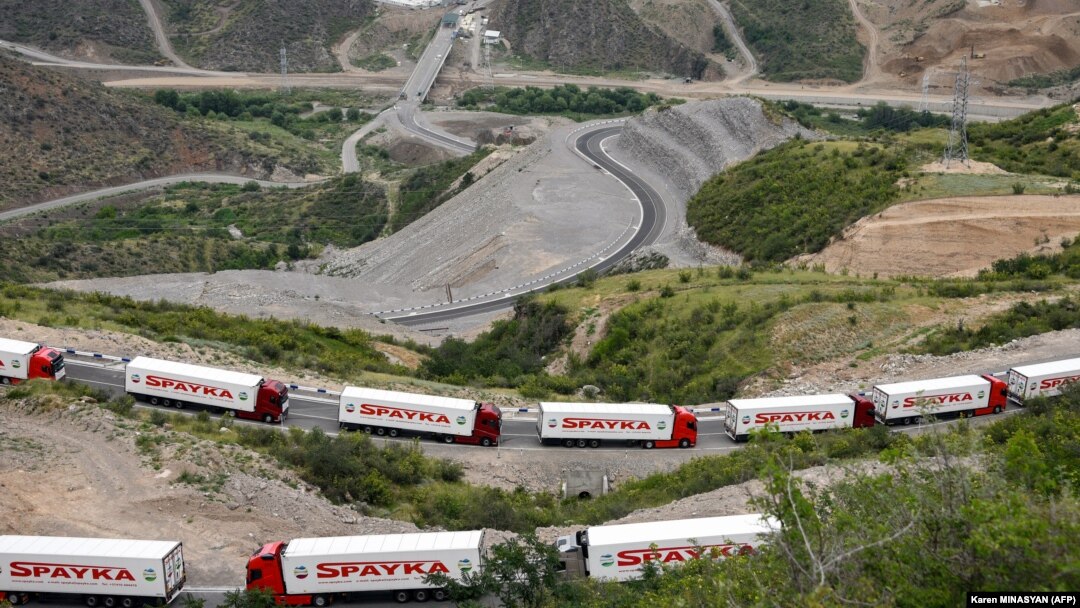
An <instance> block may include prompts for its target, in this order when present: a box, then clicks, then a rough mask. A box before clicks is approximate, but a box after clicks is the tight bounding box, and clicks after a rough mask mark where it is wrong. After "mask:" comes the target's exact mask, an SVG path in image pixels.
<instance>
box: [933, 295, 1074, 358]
mask: <svg viewBox="0 0 1080 608" xmlns="http://www.w3.org/2000/svg"><path fill="white" fill-rule="evenodd" d="M1076 327H1080V302H1077V301H1076V300H1074V299H1072V298H1070V297H1064V298H1062V299H1060V300H1056V301H1053V302H1048V301H1046V300H1040V301H1038V302H1035V303H1034V304H1029V303H1027V302H1020V303H1018V304H1015V305H1013V307H1012V308H1010V309H1009V310H1007V311H1005V312H1003V313H998V314H996V315H993V316H991V317H990V318H989V319H986V320H985V321H983V323H982V326H981V327H979V328H978V329H974V330H973V329H970V328H968V327H967V326H965V325H964V324H963V322H961V323H959V324H957V326H956V327H951V328H944V329H938V330H937V331H935V332H934V333H932V334H930V335H929V336H927V338H926V342H924V343H923V345H922V347H921V348H920V350H922V351H924V352H928V353H933V354H935V355H949V354H952V353H957V352H960V351H965V350H975V349H977V348H985V347H987V346H995V345H998V344H1005V343H1006V342H1010V341H1012V340H1015V339H1017V338H1026V337H1028V336H1034V335H1037V334H1043V333H1046V332H1049V331H1057V330H1061V329H1070V328H1076Z"/></svg>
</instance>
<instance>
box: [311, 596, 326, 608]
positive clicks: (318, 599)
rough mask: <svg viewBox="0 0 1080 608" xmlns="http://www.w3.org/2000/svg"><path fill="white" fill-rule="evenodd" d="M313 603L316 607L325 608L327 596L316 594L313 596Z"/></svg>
mask: <svg viewBox="0 0 1080 608" xmlns="http://www.w3.org/2000/svg"><path fill="white" fill-rule="evenodd" d="M311 605H312V606H315V608H323V606H326V596H325V595H316V596H315V597H313V598H311Z"/></svg>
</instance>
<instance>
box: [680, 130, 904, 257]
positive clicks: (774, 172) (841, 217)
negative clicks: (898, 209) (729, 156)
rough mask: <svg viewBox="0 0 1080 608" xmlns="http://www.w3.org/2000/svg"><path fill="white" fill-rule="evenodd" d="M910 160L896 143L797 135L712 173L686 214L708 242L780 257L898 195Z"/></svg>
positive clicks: (811, 245)
mask: <svg viewBox="0 0 1080 608" xmlns="http://www.w3.org/2000/svg"><path fill="white" fill-rule="evenodd" d="M907 166H908V159H907V154H905V151H904V150H903V149H896V148H895V147H886V146H882V145H873V144H871V145H867V144H865V143H858V144H852V143H848V142H828V143H808V142H804V141H801V140H795V141H792V142H788V143H786V144H784V145H781V146H777V147H776V148H774V149H772V150H769V151H767V152H763V153H761V154H759V155H757V156H755V157H754V158H752V159H750V160H748V161H746V162H744V163H741V164H739V165H737V166H735V167H733V168H731V169H728V170H727V171H725V172H723V173H720V174H718V175H716V176H715V177H713V178H712V179H710V180H709V181H708V182H706V183H705V185H703V186H702V188H701V190H700V191H698V193H697V194H696V195H694V197H693V198H691V199H690V202H689V203H688V204H687V214H686V215H687V221H688V222H689V223H690V225H692V226H694V228H695V229H696V230H697V233H698V236H699V237H700V238H701V239H703V240H705V241H707V242H710V243H717V244H723V246H725V247H728V248H730V249H732V250H734V251H736V252H738V253H740V254H741V255H743V256H744V257H745V258H746V259H748V260H762V261H777V262H779V261H782V260H786V259H788V258H790V257H791V256H793V255H797V254H800V253H809V252H814V251H818V250H820V249H821V248H823V247H824V246H825V245H826V244H828V242H829V239H830V238H832V237H833V236H834V235H836V234H838V233H839V232H840V231H841V230H843V229H844V228H845V227H846V226H848V225H849V224H851V223H853V222H855V221H857V220H858V219H859V218H861V217H863V216H865V215H867V214H870V213H876V212H877V211H880V210H882V209H884V208H885V207H887V206H888V205H889V204H890V203H892V202H894V201H895V200H896V199H897V198H898V197H899V195H900V188H899V187H897V186H896V182H897V180H898V179H900V178H901V177H903V176H905V175H906V171H907Z"/></svg>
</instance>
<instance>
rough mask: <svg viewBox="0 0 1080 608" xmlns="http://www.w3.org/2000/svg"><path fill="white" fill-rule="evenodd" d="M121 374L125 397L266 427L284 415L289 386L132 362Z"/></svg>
mask: <svg viewBox="0 0 1080 608" xmlns="http://www.w3.org/2000/svg"><path fill="white" fill-rule="evenodd" d="M124 375H125V379H124V389H125V390H126V391H127V393H128V394H129V395H131V396H132V397H134V398H135V399H138V400H140V401H146V402H149V403H150V404H152V405H159V404H160V405H163V406H165V407H175V408H177V409H182V408H184V407H185V406H192V405H193V406H201V407H204V408H208V409H210V410H212V411H215V412H217V413H219V414H224V413H227V412H231V413H233V414H235V415H236V417H237V418H247V419H250V420H262V421H263V422H266V423H271V422H284V421H285V419H286V418H287V417H288V415H289V387H287V386H285V385H284V384H282V383H281V382H278V381H277V380H269V379H266V378H263V377H262V376H259V375H256V374H245V373H243V372H234V371H228V370H223V369H215V368H213V367H202V366H199V365H189V364H187V363H176V362H174V361H163V360H161V359H151V358H149V357H135V358H134V359H132V360H131V362H130V363H128V364H127V371H126V372H125V374H124Z"/></svg>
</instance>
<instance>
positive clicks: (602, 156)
mask: <svg viewBox="0 0 1080 608" xmlns="http://www.w3.org/2000/svg"><path fill="white" fill-rule="evenodd" d="M621 131H622V127H621V126H600V127H596V128H592V129H586V130H585V131H584V132H583V133H582V134H581V135H579V136H578V137H577V139H576V141H575V142H574V147H575V149H576V150H577V151H578V152H579V153H580V154H581V155H582V156H584V157H585V158H586V159H587V160H588V162H591V163H592V164H593V166H594V167H596V168H597V169H598V170H603V171H606V172H607V173H608V174H609V175H611V176H612V177H614V178H615V179H617V180H619V181H620V182H622V183H623V184H624V185H626V187H627V188H629V189H630V191H631V192H632V193H633V194H634V196H635V197H637V200H638V201H639V203H640V204H641V219H640V223H639V224H638V226H637V228H636V230H635V232H634V234H633V236H631V237H630V239H629V240H627V242H626V243H624V244H623V245H622V247H620V248H619V249H618V250H616V251H615V252H614V253H612V254H610V255H608V256H606V257H603V258H602V259H601V260H600V261H599V262H597V263H596V264H593V265H591V266H583V267H581V268H580V269H577V270H573V271H571V272H568V273H566V274H565V275H563V276H557V277H552V278H551V280H547V281H539V282H536V283H533V284H531V285H528V286H525V287H521V288H517V289H508V290H507V291H506V292H504V293H502V294H499V295H496V296H492V297H489V298H482V299H479V300H478V301H475V302H473V303H471V304H456V303H455V304H445V305H432V306H431V307H430V308H429V309H420V310H416V311H410V312H406V313H395V314H390V315H381V317H382V318H383V319H386V320H387V321H393V322H395V323H398V324H401V325H405V326H416V325H424V324H427V323H434V322H439V321H448V320H451V319H460V318H462V317H468V316H472V315H476V314H480V313H486V312H492V311H496V310H503V309H507V308H510V307H512V306H513V305H514V301H515V300H516V299H517V298H518V297H519V296H522V295H524V294H527V293H533V292H537V291H543V290H544V289H547V288H548V286H550V285H557V284H562V283H569V282H571V281H574V280H575V279H576V278H577V276H578V275H579V274H581V273H582V272H584V271H585V270H586V269H589V268H591V269H593V270H595V271H596V272H604V271H606V270H607V269H609V268H611V267H612V266H614V265H615V264H617V263H618V262H619V261H620V260H622V259H623V258H625V257H626V256H628V255H630V253H632V252H633V251H634V250H635V249H637V248H638V247H642V246H645V245H649V244H652V243H654V242H656V240H657V239H658V238H660V234H661V233H662V232H663V230H664V225H665V222H666V220H667V212H666V209H665V207H664V201H663V198H662V197H661V196H660V194H659V193H658V192H657V191H656V190H655V189H654V188H653V187H652V186H650V185H649V184H648V183H646V182H645V181H644V180H642V179H641V178H639V177H638V176H637V175H635V174H634V173H633V172H632V171H630V170H629V169H628V168H626V167H625V166H623V165H622V164H620V163H619V162H618V161H616V160H615V159H613V158H611V157H610V156H608V154H607V152H605V151H604V148H603V143H604V142H605V141H606V140H608V139H609V138H611V137H615V136H617V135H618V134H619V133H620V132H621Z"/></svg>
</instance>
